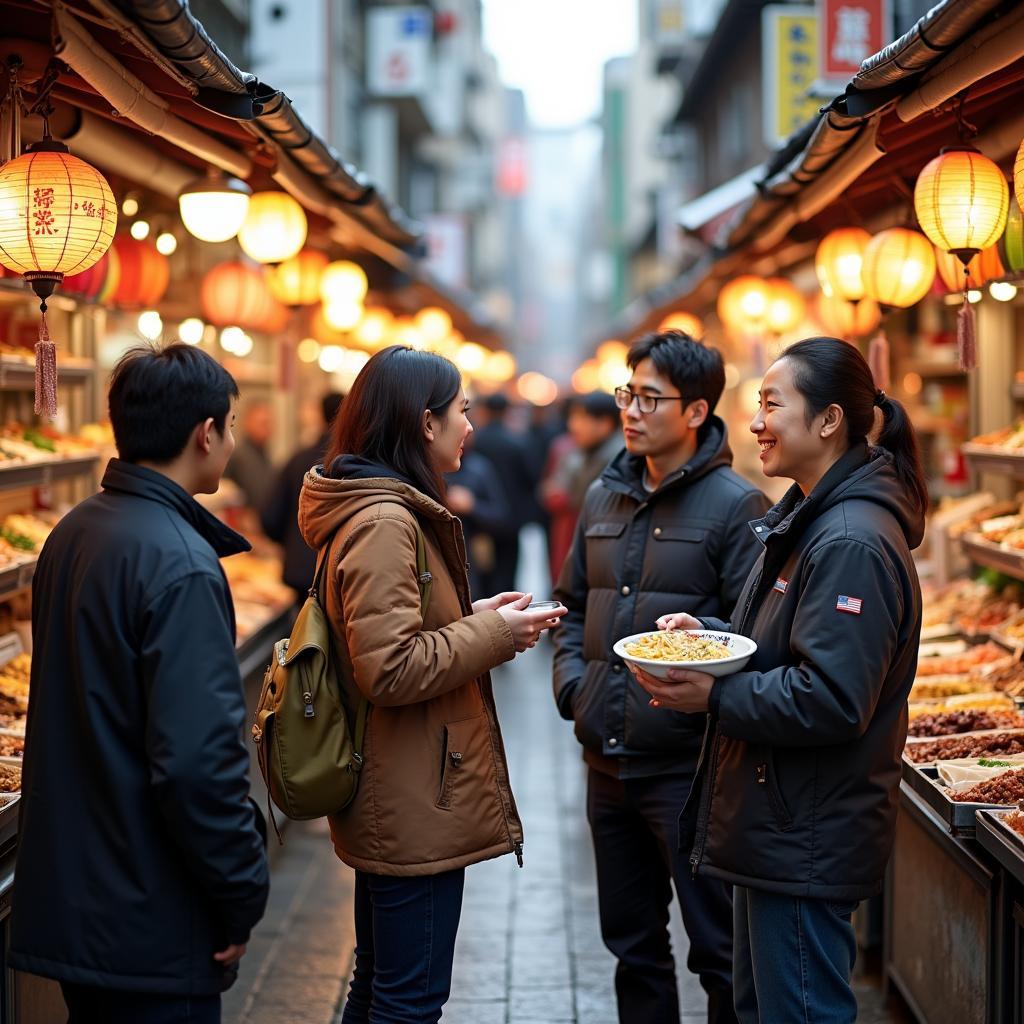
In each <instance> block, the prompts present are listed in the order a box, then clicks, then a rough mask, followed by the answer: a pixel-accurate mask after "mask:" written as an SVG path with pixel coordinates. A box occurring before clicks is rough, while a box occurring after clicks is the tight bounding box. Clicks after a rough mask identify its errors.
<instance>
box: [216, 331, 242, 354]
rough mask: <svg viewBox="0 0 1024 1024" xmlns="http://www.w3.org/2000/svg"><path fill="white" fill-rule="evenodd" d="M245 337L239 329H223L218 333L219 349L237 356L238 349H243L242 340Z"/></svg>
mask: <svg viewBox="0 0 1024 1024" xmlns="http://www.w3.org/2000/svg"><path fill="white" fill-rule="evenodd" d="M245 336H246V335H245V331H243V330H242V328H241V327H225V328H224V330H222V331H221V332H220V347H221V348H222V349H224V351H225V352H230V353H231V354H232V355H238V354H239V353H238V349H239V348H244V347H245V342H244V341H243V340H242V339H243V338H245Z"/></svg>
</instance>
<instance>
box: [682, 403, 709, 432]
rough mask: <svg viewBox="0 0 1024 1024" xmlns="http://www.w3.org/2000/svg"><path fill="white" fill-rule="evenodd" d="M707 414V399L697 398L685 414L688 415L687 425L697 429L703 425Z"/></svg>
mask: <svg viewBox="0 0 1024 1024" xmlns="http://www.w3.org/2000/svg"><path fill="white" fill-rule="evenodd" d="M709 414H710V410H709V409H708V403H707V399H705V398H699V399H697V401H696V402H694V403H693V404H692V405H691V406H690V408H689V410H688V412H687V416H688V417H689V422H688V423H687V426H689V427H690V428H692V429H693V430H697V429H698V428H699V427H702V426H704V424H705V423H706V422H707V418H708V415H709Z"/></svg>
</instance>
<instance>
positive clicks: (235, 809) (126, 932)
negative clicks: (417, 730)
mask: <svg viewBox="0 0 1024 1024" xmlns="http://www.w3.org/2000/svg"><path fill="white" fill-rule="evenodd" d="M102 486H103V489H102V491H101V492H100V493H99V494H96V495H94V496H93V497H91V498H89V499H88V500H86V501H84V502H82V504H80V505H79V506H78V507H77V508H74V509H72V511H71V512H69V513H68V514H67V515H66V516H65V517H64V518H63V519H62V520H61V521H60V523H59V524H58V525H57V527H56V529H55V530H54V531H53V533H52V534H51V535H50V537H49V539H48V540H47V541H46V544H45V545H44V546H43V550H42V553H41V554H40V556H39V564H38V568H37V569H36V574H35V580H34V582H33V586H32V633H33V636H34V638H35V645H34V648H35V649H34V652H33V656H32V681H31V693H32V696H31V703H30V706H29V715H28V734H27V739H26V745H25V766H24V779H23V783H24V784H23V793H24V795H23V797H22V807H21V821H20V833H19V850H18V864H17V873H16V877H15V884H14V911H13V923H12V926H11V957H10V963H11V964H12V965H13V966H15V967H17V968H19V969H20V970H24V971H30V972H31V973H33V974H41V975H43V976H45V977H50V978H56V979H58V980H60V981H67V982H72V983H76V984H80V985H89V986H96V987H100V988H110V989H118V990H122V991H138V992H154V993H168V994H193V995H202V994H213V993H216V992H220V991H223V990H224V989H226V988H228V987H229V986H230V985H231V983H232V982H233V981H234V979H235V977H236V973H237V969H236V968H224V967H221V966H220V965H219V964H217V963H216V962H215V961H214V959H213V955H214V953H216V952H218V951H220V950H222V949H224V948H226V947H227V946H228V945H229V944H232V943H244V942H245V941H246V940H247V939H248V937H249V932H250V930H251V929H252V928H253V926H254V925H255V924H256V922H257V921H259V919H260V917H261V916H262V914H263V909H264V906H265V903H266V898H267V887H268V877H267V865H266V858H265V854H264V849H263V841H262V839H261V837H260V835H259V833H258V832H257V826H256V819H255V815H254V808H253V805H252V803H250V801H249V800H248V792H249V779H248V767H249V754H248V752H247V750H246V748H245V746H244V744H243V742H242V729H243V726H244V723H245V714H246V712H245V699H244V695H243V692H242V681H241V677H240V675H239V667H238V661H237V658H236V656H235V622H234V612H233V609H232V604H231V595H230V592H229V591H228V585H227V581H226V579H225V577H224V573H223V571H222V569H221V566H220V563H219V561H218V555H221V556H223V555H229V554H234V553H236V552H239V551H243V550H246V549H247V548H248V546H249V545H248V544H247V543H246V541H245V540H244V539H243V538H242V537H240V536H239V535H238V534H236V533H235V532H234V531H233V530H229V529H228V528H227V527H226V526H224V525H223V524H222V523H220V522H219V521H218V520H217V519H215V518H214V517H213V516H211V515H210V514H209V513H208V512H206V511H205V510H204V509H203V508H202V507H201V506H200V505H199V504H198V503H197V502H196V501H194V500H193V499H192V498H191V497H190V496H189V495H188V494H186V493H185V491H183V490H182V489H181V488H180V487H179V486H178V485H177V484H175V483H174V482H172V481H171V480H170V479H168V478H167V477H166V476H164V475H162V474H161V473H157V472H154V471H152V470H148V469H144V468H142V467H141V466H136V465H133V464H131V463H126V462H121V461H120V460H118V459H114V460H113V461H112V462H111V463H110V465H109V466H108V468H107V471H106V474H105V475H104V478H103V485H102Z"/></svg>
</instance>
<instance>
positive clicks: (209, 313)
mask: <svg viewBox="0 0 1024 1024" xmlns="http://www.w3.org/2000/svg"><path fill="white" fill-rule="evenodd" d="M273 301H274V300H273V297H272V296H271V294H270V292H269V290H268V289H267V284H266V279H265V278H264V276H263V273H262V271H260V270H257V269H256V268H255V267H251V266H249V265H248V264H246V263H238V262H228V263H219V264H218V265H217V266H215V267H214V268H213V269H212V270H210V271H208V272H207V274H206V276H205V277H204V278H203V283H202V286H201V288H200V289H199V304H200V307H201V308H202V311H203V319H204V320H206V321H207V322H208V323H211V324H214V325H215V326H216V327H228V326H232V327H241V328H243V329H245V330H261V329H262V327H263V324H264V323H266V322H267V319H268V317H269V316H270V315H271V312H272V303H273Z"/></svg>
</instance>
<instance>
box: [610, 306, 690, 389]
mask: <svg viewBox="0 0 1024 1024" xmlns="http://www.w3.org/2000/svg"><path fill="white" fill-rule="evenodd" d="M658 330H659V331H682V332H683V334H688V335H689V336H690V337H691V338H694V339H696V340H697V341H700V339H701V338H703V337H704V325H703V324H702V323H701V322H700V318H699V317H696V316H694V315H693V314H692V313H687V312H686V311H685V310H679V311H678V312H676V313H669V315H668V316H667V317H665V319H664V320H662V321H661V323H660V324H658ZM592 390H593V389H592Z"/></svg>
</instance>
